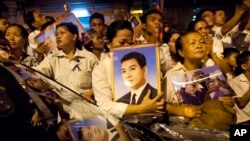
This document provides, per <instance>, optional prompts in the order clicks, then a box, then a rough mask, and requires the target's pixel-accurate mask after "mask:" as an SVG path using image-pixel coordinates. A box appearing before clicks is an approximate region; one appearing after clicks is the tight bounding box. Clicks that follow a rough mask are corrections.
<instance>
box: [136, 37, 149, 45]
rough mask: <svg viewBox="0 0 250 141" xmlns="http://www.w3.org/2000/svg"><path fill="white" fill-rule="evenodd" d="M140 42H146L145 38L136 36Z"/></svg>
mask: <svg viewBox="0 0 250 141" xmlns="http://www.w3.org/2000/svg"><path fill="white" fill-rule="evenodd" d="M137 40H139V41H140V42H141V44H146V43H148V42H147V40H146V39H145V38H144V37H143V36H142V35H141V36H140V37H139V38H137Z"/></svg>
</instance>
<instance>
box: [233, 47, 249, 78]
mask: <svg viewBox="0 0 250 141" xmlns="http://www.w3.org/2000/svg"><path fill="white" fill-rule="evenodd" d="M249 59H250V51H245V52H243V53H241V54H239V55H238V56H237V57H236V63H237V67H236V68H235V71H234V74H235V75H240V74H241V73H244V71H243V69H242V68H241V65H242V64H245V63H246V62H247V61H248V60H249Z"/></svg>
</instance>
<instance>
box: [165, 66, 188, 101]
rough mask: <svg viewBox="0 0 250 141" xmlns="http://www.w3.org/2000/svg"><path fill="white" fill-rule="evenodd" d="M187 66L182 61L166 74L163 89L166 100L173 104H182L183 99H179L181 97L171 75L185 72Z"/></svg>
mask: <svg viewBox="0 0 250 141" xmlns="http://www.w3.org/2000/svg"><path fill="white" fill-rule="evenodd" d="M186 71H187V70H186V68H185V67H184V66H183V65H182V64H181V63H180V62H178V63H177V64H176V65H175V66H174V67H173V68H172V69H171V70H169V71H167V73H166V75H165V77H164V78H165V79H164V80H165V81H166V83H163V84H165V85H163V86H162V87H163V89H164V90H165V91H164V94H165V101H166V102H168V103H171V104H180V102H181V101H179V100H180V99H179V98H178V97H177V95H176V92H175V89H174V86H173V83H172V80H171V76H172V75H178V74H182V73H184V72H186Z"/></svg>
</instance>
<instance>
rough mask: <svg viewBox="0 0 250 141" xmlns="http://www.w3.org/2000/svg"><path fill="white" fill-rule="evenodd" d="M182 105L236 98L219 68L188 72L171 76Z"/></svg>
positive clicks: (213, 67) (212, 67)
mask: <svg viewBox="0 0 250 141" xmlns="http://www.w3.org/2000/svg"><path fill="white" fill-rule="evenodd" d="M171 80H172V83H173V85H174V88H175V91H176V95H177V97H178V99H179V102H180V103H184V104H192V105H201V104H202V103H203V102H205V101H207V100H217V99H218V98H219V97H222V96H234V95H235V93H234V91H233V90H232V89H231V88H230V86H229V85H228V84H227V81H226V78H225V77H224V75H223V74H222V72H221V70H220V68H219V66H217V65H215V66H211V67H206V68H203V69H197V70H193V71H188V72H185V73H181V74H178V75H172V76H171Z"/></svg>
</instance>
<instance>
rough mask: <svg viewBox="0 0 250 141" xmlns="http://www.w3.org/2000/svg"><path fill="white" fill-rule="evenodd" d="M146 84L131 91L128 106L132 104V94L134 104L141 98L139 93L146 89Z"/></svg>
mask: <svg viewBox="0 0 250 141" xmlns="http://www.w3.org/2000/svg"><path fill="white" fill-rule="evenodd" d="M146 85H147V83H145V84H144V85H143V86H142V87H140V88H139V89H137V90H135V91H132V90H131V97H130V104H131V103H132V98H133V94H135V95H136V96H135V103H137V101H138V99H139V97H140V96H141V93H142V91H143V89H144V88H145V87H146Z"/></svg>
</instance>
